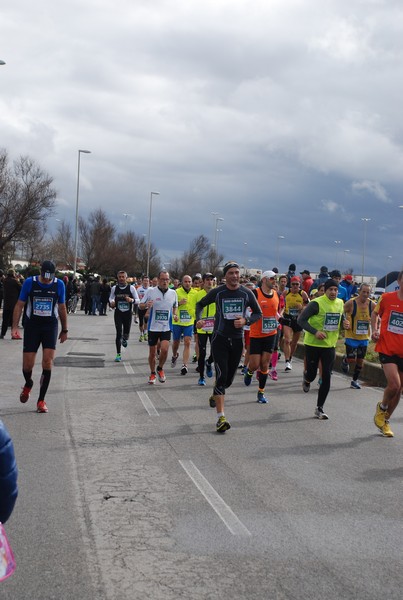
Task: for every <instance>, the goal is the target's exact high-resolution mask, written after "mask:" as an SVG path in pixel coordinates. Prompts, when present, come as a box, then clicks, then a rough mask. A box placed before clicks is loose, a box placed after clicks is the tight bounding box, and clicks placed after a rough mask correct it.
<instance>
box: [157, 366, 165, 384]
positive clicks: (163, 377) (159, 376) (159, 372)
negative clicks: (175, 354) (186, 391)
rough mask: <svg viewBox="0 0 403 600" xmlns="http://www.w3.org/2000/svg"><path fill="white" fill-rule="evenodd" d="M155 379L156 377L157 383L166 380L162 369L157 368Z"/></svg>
mask: <svg viewBox="0 0 403 600" xmlns="http://www.w3.org/2000/svg"><path fill="white" fill-rule="evenodd" d="M157 377H158V381H159V382H160V383H165V382H166V380H167V378H166V377H165V373H164V370H163V369H162V367H157Z"/></svg>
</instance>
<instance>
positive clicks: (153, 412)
mask: <svg viewBox="0 0 403 600" xmlns="http://www.w3.org/2000/svg"><path fill="white" fill-rule="evenodd" d="M137 395H138V397H139V398H140V400H141V402H142V404H143V406H144V408H145V409H146V411H147V412H148V414H149V415H150V417H159V416H160V415H159V412H158V410H157V409H156V408H155V406H154V404H153V403H152V402H151V400H150V398H149V397H148V395H147V394H146V392H137Z"/></svg>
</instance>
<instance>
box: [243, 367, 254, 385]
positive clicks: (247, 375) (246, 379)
mask: <svg viewBox="0 0 403 600" xmlns="http://www.w3.org/2000/svg"><path fill="white" fill-rule="evenodd" d="M252 377H253V373H250V371H249V369H247V371H246V373H245V375H244V377H243V382H244V384H245V385H250V382H251V381H252Z"/></svg>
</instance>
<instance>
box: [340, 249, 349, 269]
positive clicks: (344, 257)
mask: <svg viewBox="0 0 403 600" xmlns="http://www.w3.org/2000/svg"><path fill="white" fill-rule="evenodd" d="M343 252H344V254H343V265H342V267H341V269H342V271H344V267H345V264H344V263H345V260H346V255H347V254H348V253H349V252H350V250H343Z"/></svg>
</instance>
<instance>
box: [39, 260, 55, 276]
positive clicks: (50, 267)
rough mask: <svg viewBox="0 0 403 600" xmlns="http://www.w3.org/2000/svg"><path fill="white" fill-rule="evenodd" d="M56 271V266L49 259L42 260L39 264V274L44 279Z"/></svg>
mask: <svg viewBox="0 0 403 600" xmlns="http://www.w3.org/2000/svg"><path fill="white" fill-rule="evenodd" d="M55 273H56V267H55V265H54V263H52V261H51V260H44V261H43V263H42V264H41V275H42V277H45V278H46V279H50V278H51V277H52V276H53V275H54V274H55Z"/></svg>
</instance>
